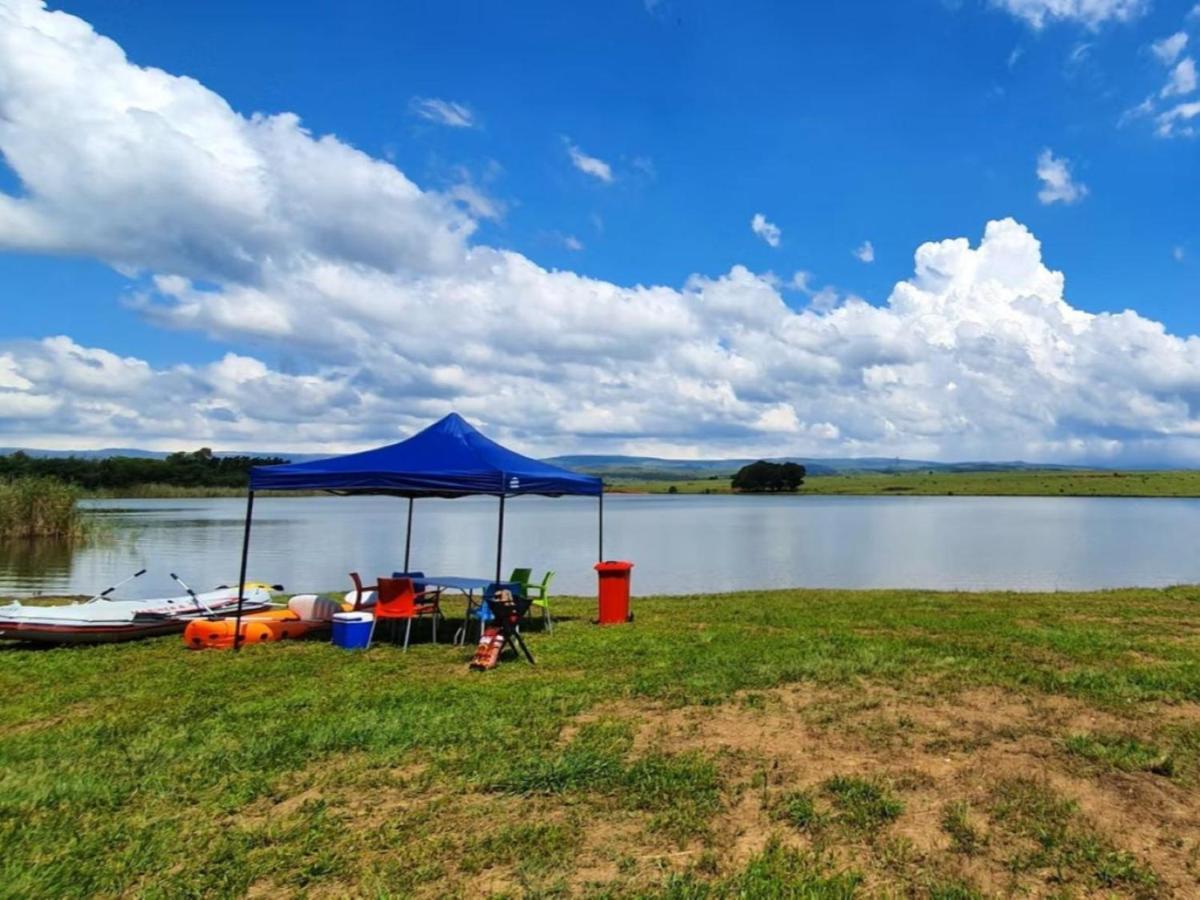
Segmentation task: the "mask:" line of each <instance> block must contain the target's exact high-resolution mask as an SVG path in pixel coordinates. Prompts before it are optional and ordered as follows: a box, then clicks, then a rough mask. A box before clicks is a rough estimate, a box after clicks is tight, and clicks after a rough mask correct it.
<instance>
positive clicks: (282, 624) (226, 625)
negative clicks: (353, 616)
mask: <svg viewBox="0 0 1200 900" xmlns="http://www.w3.org/2000/svg"><path fill="white" fill-rule="evenodd" d="M341 609H342V606H341V604H336V603H332V602H331V601H328V600H324V601H322V600H318V599H317V598H315V597H312V598H311V599H310V598H309V597H305V598H303V600H302V598H299V597H296V598H293V600H292V602H291V603H289V604H288V608H287V609H273V610H269V611H267V612H257V613H251V614H249V615H245V616H242V625H241V641H240V643H241V644H242V646H245V645H246V644H264V643H268V642H270V641H284V640H294V639H296V638H299V637H303V636H304V635H306V634H311V633H312V632H314V631H319V630H321V629H328V628H330V626H331V624H332V615H333V613H334V612H336V611H340V610H341ZM236 622H237V620H236V619H235V618H234V617H232V616H231V617H228V618H223V619H194V620H193V621H191V622H188V625H187V628H185V629H184V632H183V643H184V645H185V646H186V647H188V648H189V649H191V650H229V649H231V648H232V647H233V636H234V626H235V624H236Z"/></svg>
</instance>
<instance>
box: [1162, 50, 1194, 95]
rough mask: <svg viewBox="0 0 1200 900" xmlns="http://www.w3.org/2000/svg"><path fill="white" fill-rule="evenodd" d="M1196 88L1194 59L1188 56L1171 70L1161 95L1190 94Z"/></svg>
mask: <svg viewBox="0 0 1200 900" xmlns="http://www.w3.org/2000/svg"><path fill="white" fill-rule="evenodd" d="M1195 89H1196V61H1195V60H1194V59H1192V58H1191V57H1190V56H1187V57H1184V58H1183V59H1181V60H1180V61H1179V64H1178V65H1176V66H1175V68H1173V69H1172V70H1171V75H1170V77H1168V78H1167V83H1166V84H1165V85H1163V89H1162V93H1161V96H1163V97H1179V96H1182V95H1183V94H1190V93H1191V92H1192V91H1194V90H1195Z"/></svg>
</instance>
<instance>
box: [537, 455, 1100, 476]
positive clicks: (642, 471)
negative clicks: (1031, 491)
mask: <svg viewBox="0 0 1200 900" xmlns="http://www.w3.org/2000/svg"><path fill="white" fill-rule="evenodd" d="M757 458H759V457H754V458H750V457H747V458H744V459H661V458H659V457H655V456H602V455H572V456H552V457H550V458H549V459H547V460H546V462H549V463H554V464H555V465H558V466H563V467H565V468H568V469H574V470H576V471H579V472H586V473H588V474H589V475H602V476H603V477H605V478H614V479H615V478H622V479H640V480H645V481H660V480H662V481H686V480H690V479H695V478H711V477H713V476H714V475H715V476H717V477H718V478H730V477H732V476H733V474H734V473H735V472H737V470H738V469H740V468H741V467H742V466H745V465H748V464H749V463H752V462H754V461H755V459H757ZM768 459H769V461H771V462H796V463H800V464H801V465H802V466H804V467H805V468H806V469H808V473H809V475H813V476H821V475H854V474H860V473H876V474H879V473H884V474H886V473H893V472H918V471H930V472H1012V471H1026V470H1030V469H1060V470H1071V469H1084V468H1089V467H1087V466H1063V465H1045V464H1039V463H1027V462H1022V461H1020V460H1016V461H1012V462H954V463H942V462H933V461H931V460H922V459H899V458H896V457H873V456H867V457H831V458H827V457H820V458H816V457H809V456H776V457H768Z"/></svg>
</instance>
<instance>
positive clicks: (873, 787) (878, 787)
mask: <svg viewBox="0 0 1200 900" xmlns="http://www.w3.org/2000/svg"><path fill="white" fill-rule="evenodd" d="M822 789H823V790H824V792H825V794H826V795H828V796H829V798H830V799H831V801H832V802H833V806H834V809H835V810H836V811H837V816H836V820H837V822H838V823H839V824H841V825H844V826H846V827H847V828H849V829H851V830H853V831H856V832H859V833H862V834H867V835H871V834H875V833H876V832H878V831H879V830H880V829H881V828H883V827H884V826H885V825H887V824H888V823H890V822H892V821H893V820H894V819H896V818H897V817H898V816H899V815H900V813H901V812H903V810H904V804H903V803H901V802H900V800H899V798H897V797H896V796H895V795H894V794H892V793H891V791H889V790H888V789H887V788H886V787H885V786H884V785H883V784H882V783H881V782H880V781H878V780H875V779H864V778H852V777H847V776H842V775H837V776H834V777H833V778H830V779H829V780H827V781H826V782H825V783H824V784H823V785H822Z"/></svg>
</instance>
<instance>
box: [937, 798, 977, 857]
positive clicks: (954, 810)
mask: <svg viewBox="0 0 1200 900" xmlns="http://www.w3.org/2000/svg"><path fill="white" fill-rule="evenodd" d="M969 814H970V807H968V806H967V804H966V803H964V802H962V801H961V800H960V801H958V802H956V803H947V804H946V805H945V806H943V807H942V830H943V831H945V832H946V834H948V835H949V836H950V847H951V849H953V850H954V852H956V853H961V854H963V855H964V856H975V855H976V854H977V853H979V852H980V851H981V850H982V849H983V847H984V845H986V844H987V835H985V834H984V833H983V832H981V831H980V830H979V829H978V828H976V827H975V826H974V825H972V824H971V821H970V818H969Z"/></svg>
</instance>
